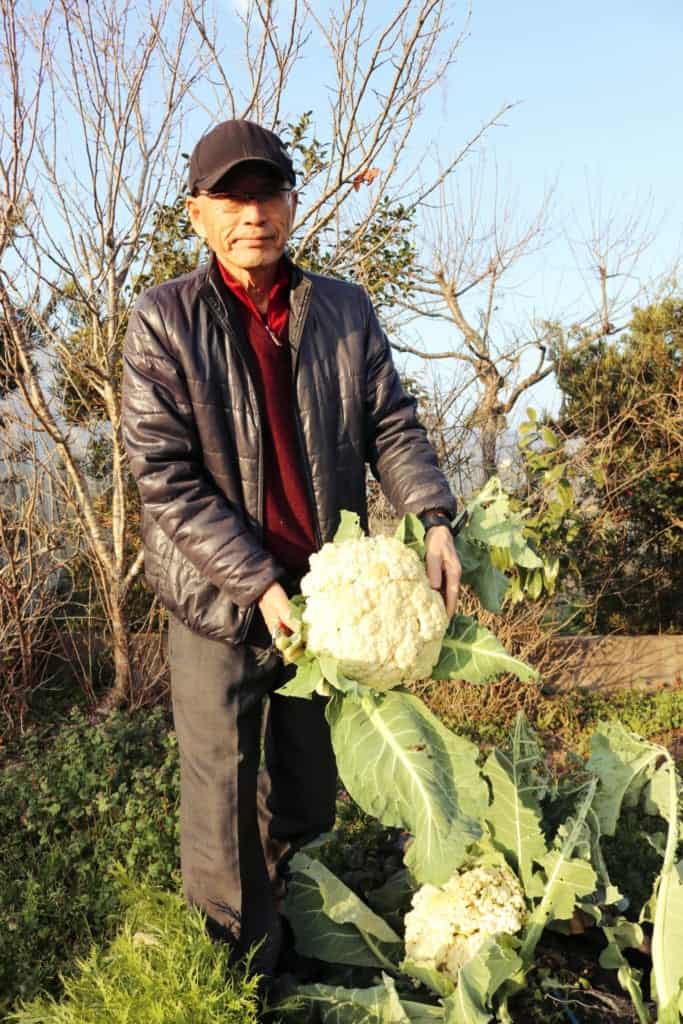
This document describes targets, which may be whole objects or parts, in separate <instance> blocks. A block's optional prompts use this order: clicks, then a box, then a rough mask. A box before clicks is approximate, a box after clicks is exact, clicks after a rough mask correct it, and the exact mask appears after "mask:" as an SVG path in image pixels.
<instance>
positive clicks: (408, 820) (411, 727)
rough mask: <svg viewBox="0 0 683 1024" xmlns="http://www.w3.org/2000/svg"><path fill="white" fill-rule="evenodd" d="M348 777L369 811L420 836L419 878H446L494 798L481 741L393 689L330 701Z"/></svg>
mask: <svg viewBox="0 0 683 1024" xmlns="http://www.w3.org/2000/svg"><path fill="white" fill-rule="evenodd" d="M327 718H328V721H329V723H330V728H331V731H332V744H333V746H334V751H335V754H336V758H337V767H338V770H339V775H340V777H341V780H342V782H343V784H344V786H345V787H346V789H347V790H348V792H349V793H350V795H351V796H352V797H353V799H354V800H355V801H356V803H358V804H360V806H361V807H362V808H363V810H364V811H366V813H368V814H371V815H373V816H374V817H376V818H378V819H379V820H380V821H381V822H382V823H383V824H384V825H392V826H396V827H400V828H404V829H407V830H408V831H409V832H410V833H412V835H413V836H414V837H415V838H414V841H413V843H412V844H411V847H410V850H409V853H408V857H407V858H406V861H407V863H408V866H409V867H410V868H411V870H412V871H413V873H414V874H415V876H416V878H417V880H418V882H420V883H422V882H432V883H434V884H437V885H438V884H440V883H442V882H445V881H446V880H447V879H448V878H449V877H450V876H451V874H452V873H453V871H454V870H455V868H456V867H457V866H458V865H459V864H460V863H461V861H462V859H463V857H464V855H465V852H466V850H467V847H468V846H469V845H470V843H472V841H473V840H474V839H476V838H477V837H478V836H479V835H480V833H481V828H480V825H479V819H480V818H481V816H482V814H483V811H484V808H485V807H486V803H487V789H486V784H485V782H484V780H483V779H482V778H481V775H480V773H479V769H478V766H477V754H478V751H477V748H476V747H475V746H474V744H473V743H470V742H469V740H466V739H463V738H462V737H460V736H456V735H454V734H453V733H452V732H450V730H448V729H446V728H445V726H444V725H442V723H441V722H440V721H439V719H438V718H436V716H435V715H433V714H432V713H431V712H430V711H429V710H428V708H427V707H426V706H425V705H424V703H423V702H422V701H421V700H420V699H419V698H418V697H415V696H413V695H412V694H409V693H403V692H400V691H398V690H391V691H389V692H388V693H386V694H383V695H382V696H379V695H374V696H368V697H364V698H363V699H362V701H356V700H349V699H347V698H343V697H339V696H337V695H335V696H333V697H332V699H331V700H330V701H329V703H328V705H327Z"/></svg>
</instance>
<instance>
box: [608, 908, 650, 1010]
mask: <svg viewBox="0 0 683 1024" xmlns="http://www.w3.org/2000/svg"><path fill="white" fill-rule="evenodd" d="M602 930H603V932H604V933H605V938H606V939H607V946H606V948H605V949H604V950H603V951H602V953H601V954H600V966H601V967H604V968H605V969H606V970H615V971H616V972H617V979H618V981H619V984H620V985H621V987H622V989H623V990H624V992H626V993H628V995H629V996H630V997H631V1002H632V1003H633V1006H634V1009H635V1011H636V1013H637V1014H638V1020H639V1021H640V1024H650V1021H651V1017H650V1014H649V1012H648V1009H647V1007H646V1005H645V1001H644V999H643V992H642V989H641V987H640V977H641V972H640V971H637V970H635V968H633V967H631V965H630V963H629V962H628V960H627V959H626V957H625V956H624V954H623V952H622V950H624V949H634V948H638V946H640V945H641V943H642V942H643V929H642V928H641V927H640V925H638V924H634V923H633V922H632V921H628V920H627V919H626V918H623V917H622V918H619V919H618V920H617V921H616V922H615V923H614V924H613V925H611V926H608V925H603V926H602Z"/></svg>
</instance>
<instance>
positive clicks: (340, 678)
mask: <svg viewBox="0 0 683 1024" xmlns="http://www.w3.org/2000/svg"><path fill="white" fill-rule="evenodd" d="M316 661H317V663H318V666H319V669H320V672H321V674H322V675H323V677H324V678H325V679H326V680H327V682H328V683H330V685H331V686H334V688H335V690H339V691H340V693H350V694H353V695H354V696H360V695H361V694H363V693H365V692H367V687H366V686H363V685H362V684H361V683H358V682H356V680H355V679H349V677H348V676H345V675H344V673H343V672H340V671H339V662H338V661H337V659H336V658H333V657H332V656H331V655H330V654H321V655H320V656H319V657H318V658H316Z"/></svg>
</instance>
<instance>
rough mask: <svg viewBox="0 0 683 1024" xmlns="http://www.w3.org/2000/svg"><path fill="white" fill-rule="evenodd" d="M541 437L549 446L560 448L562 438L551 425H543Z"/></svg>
mask: <svg viewBox="0 0 683 1024" xmlns="http://www.w3.org/2000/svg"><path fill="white" fill-rule="evenodd" d="M541 437H542V438H543V442H544V444H546V445H547V446H548V448H559V446H560V443H561V442H560V439H559V437H558V436H557V434H556V433H555V432H554V431H553V430H551V429H550V427H541Z"/></svg>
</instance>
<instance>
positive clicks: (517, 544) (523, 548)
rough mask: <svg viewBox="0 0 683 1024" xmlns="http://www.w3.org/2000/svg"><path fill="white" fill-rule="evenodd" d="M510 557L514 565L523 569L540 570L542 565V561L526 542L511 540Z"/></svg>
mask: <svg viewBox="0 0 683 1024" xmlns="http://www.w3.org/2000/svg"><path fill="white" fill-rule="evenodd" d="M510 555H511V557H512V561H513V562H514V563H515V565H521V566H522V568H523V569H540V568H541V567H542V565H543V559H542V558H539V556H538V555H537V554H536V552H535V551H534V550H533V549H532V548H531V547H529V544H528V543H527V541H526V540H523V541H520V540H519V539H515V540H513V541H512V543H511V545H510Z"/></svg>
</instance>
